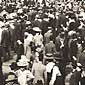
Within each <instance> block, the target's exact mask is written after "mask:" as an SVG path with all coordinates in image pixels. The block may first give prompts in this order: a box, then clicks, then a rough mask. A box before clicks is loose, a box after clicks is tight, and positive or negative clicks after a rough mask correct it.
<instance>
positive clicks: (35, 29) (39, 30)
mask: <svg viewBox="0 0 85 85" xmlns="http://www.w3.org/2000/svg"><path fill="white" fill-rule="evenodd" d="M33 30H34V31H36V32H41V29H40V28H39V27H34V28H33Z"/></svg>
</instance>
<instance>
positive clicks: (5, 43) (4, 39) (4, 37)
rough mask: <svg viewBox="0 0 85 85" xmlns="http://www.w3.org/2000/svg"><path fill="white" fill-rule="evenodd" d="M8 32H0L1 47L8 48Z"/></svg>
mask: <svg viewBox="0 0 85 85" xmlns="http://www.w3.org/2000/svg"><path fill="white" fill-rule="evenodd" d="M10 41H11V40H10V32H9V30H3V31H2V40H1V45H2V46H3V47H8V46H9V45H10Z"/></svg>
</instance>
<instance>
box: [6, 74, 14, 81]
mask: <svg viewBox="0 0 85 85" xmlns="http://www.w3.org/2000/svg"><path fill="white" fill-rule="evenodd" d="M11 80H15V75H9V76H8V78H7V79H6V81H11Z"/></svg>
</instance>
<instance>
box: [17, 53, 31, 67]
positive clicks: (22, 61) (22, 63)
mask: <svg viewBox="0 0 85 85" xmlns="http://www.w3.org/2000/svg"><path fill="white" fill-rule="evenodd" d="M28 62H29V60H28V59H27V58H26V56H25V55H21V59H20V60H19V62H17V66H28V65H29V63H28Z"/></svg>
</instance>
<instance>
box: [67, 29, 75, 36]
mask: <svg viewBox="0 0 85 85" xmlns="http://www.w3.org/2000/svg"><path fill="white" fill-rule="evenodd" d="M73 34H76V31H73V30H72V31H69V32H68V35H69V36H72V35H73Z"/></svg>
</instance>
